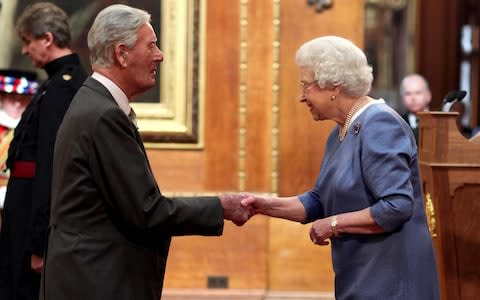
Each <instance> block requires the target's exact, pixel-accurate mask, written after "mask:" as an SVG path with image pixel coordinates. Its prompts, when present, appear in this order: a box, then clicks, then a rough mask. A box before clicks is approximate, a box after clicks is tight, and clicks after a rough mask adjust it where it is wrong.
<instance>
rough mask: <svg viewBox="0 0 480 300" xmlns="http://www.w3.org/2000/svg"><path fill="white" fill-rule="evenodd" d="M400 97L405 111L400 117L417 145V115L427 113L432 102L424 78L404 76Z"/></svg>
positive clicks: (417, 75)
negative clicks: (408, 127) (411, 132)
mask: <svg viewBox="0 0 480 300" xmlns="http://www.w3.org/2000/svg"><path fill="white" fill-rule="evenodd" d="M400 96H401V97H402V103H403V105H404V107H405V109H406V110H407V112H406V113H405V114H403V115H402V117H403V119H404V120H405V122H407V124H408V125H409V126H410V128H411V129H412V131H413V134H414V136H415V141H417V143H418V130H419V120H418V116H417V113H418V112H422V111H428V110H429V107H428V106H429V105H430V101H431V100H432V93H431V92H430V87H429V85H428V82H427V80H426V79H425V77H423V76H422V75H420V74H410V75H408V76H405V77H404V78H403V79H402V81H401V83H400Z"/></svg>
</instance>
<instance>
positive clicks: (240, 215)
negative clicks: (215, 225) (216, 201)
mask: <svg viewBox="0 0 480 300" xmlns="http://www.w3.org/2000/svg"><path fill="white" fill-rule="evenodd" d="M219 197H220V202H221V203H222V206H223V217H224V218H225V219H226V220H230V221H232V222H233V223H235V225H237V226H242V225H243V224H245V222H247V221H248V219H250V217H251V216H253V215H254V214H255V213H254V211H253V210H252V209H251V207H249V206H243V205H242V204H241V200H242V199H243V198H245V197H248V195H247V194H242V193H239V194H222V195H220V196H219Z"/></svg>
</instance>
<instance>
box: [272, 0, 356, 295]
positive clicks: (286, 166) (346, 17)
mask: <svg viewBox="0 0 480 300" xmlns="http://www.w3.org/2000/svg"><path fill="white" fill-rule="evenodd" d="M281 3H282V5H281V21H280V24H281V48H280V53H281V73H280V86H281V90H280V95H281V104H280V120H281V124H280V183H279V193H280V195H282V196H290V195H297V194H300V193H302V192H304V191H307V190H309V189H310V188H311V187H312V186H313V184H314V182H315V179H316V176H317V175H318V172H319V168H320V161H321V159H322V156H323V152H324V145H325V142H326V139H327V136H328V134H329V132H330V130H331V129H332V127H333V125H334V124H333V122H328V121H326V122H314V121H313V120H312V117H311V115H310V112H309V110H308V109H307V107H306V106H305V105H304V104H301V103H300V102H299V101H298V99H299V95H300V85H299V78H298V72H297V67H296V66H295V62H294V57H295V52H296V49H297V48H298V47H299V46H300V45H301V44H303V43H304V42H306V41H308V40H310V39H313V38H315V37H319V36H322V35H340V36H343V37H346V38H349V39H351V40H352V41H353V42H354V43H356V44H357V45H359V46H362V40H363V1H361V0H348V1H347V0H343V1H342V0H337V1H334V6H333V8H332V9H330V10H326V11H323V12H321V13H317V12H315V10H314V9H313V8H312V7H309V6H307V5H306V1H297V0H283V1H282V2H281ZM309 229H310V226H302V225H299V224H292V223H289V222H283V221H279V222H276V221H274V222H271V226H270V231H269V236H270V241H271V242H270V252H269V254H270V255H269V261H270V263H269V265H270V278H269V287H270V288H271V289H272V290H285V289H288V290H327V291H331V290H332V289H333V272H332V269H331V257H330V248H329V247H319V246H313V245H312V244H311V242H310V240H309V237H308V231H309ZM280 233H281V234H280Z"/></svg>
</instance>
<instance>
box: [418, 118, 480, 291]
mask: <svg viewBox="0 0 480 300" xmlns="http://www.w3.org/2000/svg"><path fill="white" fill-rule="evenodd" d="M457 116H458V113H445V112H425V113H419V117H420V132H419V145H418V152H419V160H420V175H421V178H422V183H423V192H424V201H425V202H424V203H425V213H426V216H427V222H428V226H429V229H430V233H431V235H432V238H433V242H434V247H435V254H436V259H437V268H438V272H439V280H440V286H441V299H444V300H457V299H479V298H478V297H480V144H478V143H474V142H472V141H469V140H467V139H465V138H464V137H463V136H462V135H461V134H460V132H459V131H458V129H457V126H456V122H455V120H456V118H457Z"/></svg>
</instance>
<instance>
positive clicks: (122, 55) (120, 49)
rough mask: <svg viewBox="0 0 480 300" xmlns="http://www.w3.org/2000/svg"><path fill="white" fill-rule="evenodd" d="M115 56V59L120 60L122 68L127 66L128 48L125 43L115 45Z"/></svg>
mask: <svg viewBox="0 0 480 300" xmlns="http://www.w3.org/2000/svg"><path fill="white" fill-rule="evenodd" d="M114 57H115V61H116V62H118V64H119V65H120V66H121V67H122V68H126V67H127V58H128V50H127V47H126V46H125V45H124V44H117V45H115V49H114Z"/></svg>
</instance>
